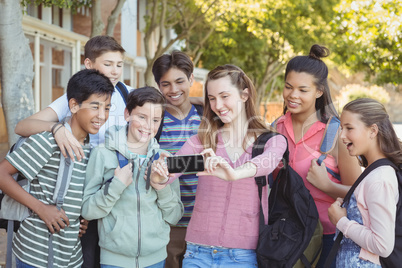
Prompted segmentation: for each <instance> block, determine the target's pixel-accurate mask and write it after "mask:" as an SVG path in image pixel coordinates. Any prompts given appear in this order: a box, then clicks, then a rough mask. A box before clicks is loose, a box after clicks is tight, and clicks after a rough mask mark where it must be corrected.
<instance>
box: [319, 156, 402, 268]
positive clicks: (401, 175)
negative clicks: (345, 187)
mask: <svg viewBox="0 0 402 268" xmlns="http://www.w3.org/2000/svg"><path fill="white" fill-rule="evenodd" d="M380 166H391V167H392V168H394V169H395V173H396V177H397V179H398V190H399V199H398V203H397V205H396V218H395V246H394V249H393V251H392V253H391V254H390V255H389V256H388V257H386V258H383V257H380V263H381V267H388V268H394V267H399V265H400V264H401V263H402V167H401V166H399V167H397V166H396V165H395V164H394V163H393V162H391V161H390V160H389V159H387V158H382V159H378V160H377V161H375V162H374V163H372V164H371V165H370V166H368V167H367V168H366V169H365V170H364V171H363V173H362V174H361V175H360V176H359V178H358V179H357V180H356V181H355V183H354V184H353V185H352V187H351V188H350V189H349V191H348V193H347V194H346V196H345V198H344V199H343V204H342V207H345V205H346V204H348V203H349V200H350V197H351V196H352V194H353V192H354V191H355V189H356V187H357V186H358V185H359V184H360V182H361V181H362V180H363V179H364V178H365V177H366V176H367V175H368V174H369V173H370V172H371V171H373V170H374V169H376V168H378V167H380ZM342 238H343V233H342V232H339V234H338V236H337V237H336V240H335V242H334V245H333V246H332V248H331V252H330V253H329V255H328V258H327V260H326V262H325V266H324V267H330V264H331V263H332V260H333V259H334V258H335V257H336V254H337V253H338V249H339V246H340V243H341V240H342Z"/></svg>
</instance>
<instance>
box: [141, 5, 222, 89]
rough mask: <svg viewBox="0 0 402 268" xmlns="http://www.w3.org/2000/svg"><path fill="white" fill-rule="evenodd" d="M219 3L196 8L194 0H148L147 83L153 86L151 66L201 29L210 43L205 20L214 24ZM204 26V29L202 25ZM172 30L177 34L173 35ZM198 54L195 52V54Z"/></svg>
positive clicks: (146, 35) (145, 37)
mask: <svg viewBox="0 0 402 268" xmlns="http://www.w3.org/2000/svg"><path fill="white" fill-rule="evenodd" d="M220 2H221V1H220V0H204V1H203V3H202V5H197V4H196V2H195V1H194V0H182V1H176V0H152V1H147V15H146V16H145V21H146V27H145V29H144V49H145V58H146V61H147V68H146V70H145V82H146V84H148V85H151V84H152V83H153V76H152V65H153V63H154V61H155V60H156V59H157V58H158V57H160V56H161V55H163V54H164V53H165V52H167V51H169V50H171V48H172V47H173V46H174V45H176V44H178V43H180V42H181V41H184V40H188V39H189V38H190V37H191V36H192V35H193V34H196V33H197V32H198V31H199V29H200V27H202V29H203V30H204V32H203V37H202V38H203V39H204V40H207V39H208V37H209V35H210V34H211V33H212V31H210V30H207V29H206V27H205V24H204V23H205V22H206V21H207V20H206V18H209V21H214V20H215V19H216V17H217V15H218V14H217V12H216V7H217V6H218V4H219V3H220ZM202 25H204V27H203V26H202ZM171 29H176V35H175V36H171V33H170V31H171ZM195 53H196V52H195Z"/></svg>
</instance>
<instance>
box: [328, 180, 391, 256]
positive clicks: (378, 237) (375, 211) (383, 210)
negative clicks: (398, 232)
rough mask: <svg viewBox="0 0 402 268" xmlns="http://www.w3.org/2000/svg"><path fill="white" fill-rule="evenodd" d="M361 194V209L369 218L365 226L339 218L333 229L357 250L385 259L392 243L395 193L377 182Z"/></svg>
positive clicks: (384, 184)
mask: <svg viewBox="0 0 402 268" xmlns="http://www.w3.org/2000/svg"><path fill="white" fill-rule="evenodd" d="M366 179H367V178H366ZM395 179H396V178H395ZM364 190H365V193H364V195H365V197H366V198H365V201H366V207H365V208H366V209H367V211H368V217H369V219H368V220H366V222H367V223H366V222H364V221H363V222H364V223H365V225H361V224H359V223H357V222H356V221H354V220H349V219H348V218H346V217H342V218H341V219H340V220H339V221H338V223H337V225H336V226H337V228H338V229H339V230H340V231H341V232H342V233H343V234H344V235H345V236H346V237H348V238H350V239H352V240H353V241H354V242H355V243H356V244H358V245H359V246H360V247H361V248H363V249H365V250H367V251H369V252H372V253H374V254H376V255H379V256H381V257H387V256H389V255H390V254H391V252H392V250H393V248H394V242H395V217H396V200H395V197H396V196H398V188H396V189H395V187H394V186H393V185H391V184H389V183H387V182H385V181H383V180H378V179H377V180H376V182H374V183H371V184H370V185H368V187H367V188H366V189H364ZM372 197H375V198H372ZM358 202H359V201H358ZM358 204H359V206H361V207H364V204H360V202H359V203H358ZM359 210H360V208H359ZM362 215H363V213H362ZM363 219H364V218H363ZM366 225H368V226H366Z"/></svg>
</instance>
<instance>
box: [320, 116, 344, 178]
mask: <svg viewBox="0 0 402 268" xmlns="http://www.w3.org/2000/svg"><path fill="white" fill-rule="evenodd" d="M339 125H340V121H339V119H338V118H337V117H335V116H331V117H330V118H329V120H328V122H327V125H326V127H325V132H324V136H323V137H322V140H321V144H320V153H321V156H320V157H319V158H318V159H317V164H319V165H321V163H322V162H323V161H324V159H325V158H326V157H327V155H328V154H329V152H331V151H332V150H333V149H334V147H335V144H336V138H337V136H338V135H337V134H338V130H339ZM327 171H328V173H329V174H331V175H332V176H333V177H334V178H336V179H337V180H339V181H340V180H341V176H340V175H339V174H338V173H336V172H335V171H333V170H332V169H330V168H329V167H327Z"/></svg>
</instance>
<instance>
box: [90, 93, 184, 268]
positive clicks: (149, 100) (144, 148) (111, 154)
mask: <svg viewBox="0 0 402 268" xmlns="http://www.w3.org/2000/svg"><path fill="white" fill-rule="evenodd" d="M164 106H165V98H164V97H163V95H162V94H161V93H160V92H159V91H158V90H157V89H155V88H153V87H144V88H139V89H136V90H134V91H132V92H131V93H130V94H129V95H128V102H127V108H126V109H125V111H124V118H125V120H126V121H127V122H128V124H126V125H125V126H114V127H111V128H109V129H108V130H107V132H106V138H105V146H99V147H97V148H95V149H94V150H93V151H92V153H91V156H90V158H89V162H88V168H87V177H86V181H85V189H84V201H83V207H82V215H83V217H84V218H86V219H89V220H93V219H98V227H99V246H100V248H101V261H100V263H101V266H106V267H109V266H112V267H149V266H152V267H153V268H154V267H164V263H165V258H166V255H167V253H166V245H167V244H168V242H169V231H170V227H169V224H176V223H177V222H178V220H179V219H180V218H181V217H182V215H183V205H182V203H181V201H180V189H179V184H178V183H176V184H171V185H167V184H166V183H165V184H153V183H151V184H150V185H151V186H152V188H149V189H147V182H146V180H144V175H145V172H146V171H147V170H148V166H149V165H150V164H151V162H152V159H155V158H157V157H158V155H159V153H161V152H162V150H161V149H159V144H158V143H157V141H156V139H154V136H155V134H156V132H157V130H158V128H159V125H160V123H161V121H162V118H163V111H164ZM148 172H150V171H149V170H148Z"/></svg>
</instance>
